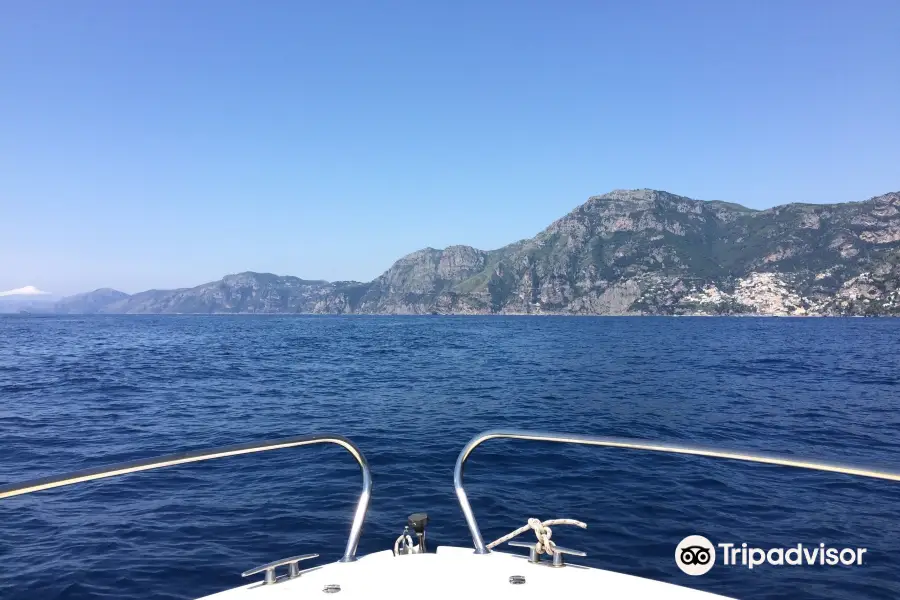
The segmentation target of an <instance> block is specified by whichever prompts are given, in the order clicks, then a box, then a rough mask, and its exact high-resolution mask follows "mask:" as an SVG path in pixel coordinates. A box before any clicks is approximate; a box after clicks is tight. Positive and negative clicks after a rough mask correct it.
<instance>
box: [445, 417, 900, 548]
mask: <svg viewBox="0 0 900 600" xmlns="http://www.w3.org/2000/svg"><path fill="white" fill-rule="evenodd" d="M501 438H503V439H512V440H531V441H535V442H560V443H564V444H582V445H585V446H605V447H608V448H627V449H629V450H649V451H652V452H668V453H671V454H688V455H693V456H708V457H712V458H728V459H733V460H743V461H749V462H756V463H765V464H770V465H781V466H785V467H799V468H801V469H813V470H816V471H830V472H832V473H843V474H846V475H858V476H861V477H873V478H876V479H887V480H890V481H900V473H892V472H889V471H875V470H872V469H865V468H859V467H849V466H841V465H833V464H828V463H821V462H814V461H811V460H804V459H795V458H782V457H776V456H766V455H762V454H750V453H747V452H740V451H735V450H717V449H714V448H702V447H698V446H688V445H684V444H664V443H659V442H649V441H643V440H633V439H627V438H612V437H598V436H590V435H571V434H565V433H540V432H534V431H518V430H494V431H485V432H483V433H479V434H478V435H476V436H475V437H473V438H472V439H471V440H469V443H468V444H466V446H465V448H463V449H462V452H460V453H459V457H458V458H457V459H456V470H455V472H454V474H453V487H454V488H455V489H456V497H457V498H458V499H459V505H460V508H462V511H463V515H464V516H465V518H466V524H467V525H468V526H469V532H471V534H472V542H474V544H475V554H488V553H490V550H489V549H488V548H487V546H485V543H484V538H482V537H481V530H480V529H479V528H478V522H477V521H476V520H475V514H474V513H473V512H472V506H471V504H469V498H468V497H467V496H466V490H465V489H464V488H463V470H464V468H465V466H466V461H467V460H468V458H469V455H470V454H472V451H473V450H475V448H477V447H478V446H479V445H481V443H482V442H486V441H488V440H492V439H501Z"/></svg>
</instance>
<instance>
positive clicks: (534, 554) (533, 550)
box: [506, 540, 541, 564]
mask: <svg viewBox="0 0 900 600" xmlns="http://www.w3.org/2000/svg"><path fill="white" fill-rule="evenodd" d="M506 543H507V544H509V545H510V546H515V547H516V548H528V562H530V563H534V564H537V563H539V562H541V555H540V554H538V551H537V543H532V544H529V543H528V542H517V541H515V540H513V541H511V542H506Z"/></svg>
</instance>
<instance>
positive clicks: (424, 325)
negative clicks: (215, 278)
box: [0, 316, 900, 599]
mask: <svg viewBox="0 0 900 600" xmlns="http://www.w3.org/2000/svg"><path fill="white" fill-rule="evenodd" d="M496 427H517V428H526V429H540V430H557V431H564V432H574V433H593V434H602V435H614V436H630V437H639V438H655V439H664V440H677V441H685V442H692V443H703V444H713V445H720V446H727V447H735V448H746V449H759V450H766V451H771V452H776V453H783V454H799V455H804V456H810V457H814V458H820V459H834V460H837V461H840V462H845V463H846V462H849V463H862V464H866V465H874V466H878V467H882V468H890V469H895V470H900V319H898V320H888V319H878V320H876V319H865V320H864V319H848V320H839V319H753V318H744V319H726V318H717V319H703V318H697V319H694V318H683V319H671V318H659V319H656V318H609V319H606V318H553V317H544V318H526V317H484V318H482V317H460V318H452V317H397V318H393V317H251V316H235V317H225V316H221V317H219V316H216V317H192V316H184V317H177V316H170V317H120V316H115V317H112V316H111V317H86V318H76V317H48V318H35V317H20V316H8V317H2V318H0V483H7V482H11V481H18V480H24V479H29V478H33V477H40V476H46V475H50V474H55V473H60V472H64V471H70V470H76V469H83V468H87V467H91V466H97V465H102V464H105V463H111V462H119V461H124V460H130V459H136V458H143V457H150V456H154V455H158V454H165V453H170V452H174V451H179V450H187V449H196V448H203V447H209V446H218V445H227V444H233V443H238V442H245V441H252V440H257V439H267V438H274V437H280V436H288V435H295V434H303V433H314V432H334V433H342V434H344V435H346V436H348V437H350V438H352V439H353V440H354V441H355V442H356V443H357V444H358V445H359V446H360V447H361V449H362V451H363V452H364V453H365V454H366V457H367V458H368V460H369V463H370V465H371V468H372V474H373V480H374V494H373V499H372V504H371V509H370V512H369V517H368V520H367V523H366V528H365V532H364V534H363V538H362V542H361V544H360V552H361V553H367V552H372V551H376V550H381V549H386V548H388V547H389V546H390V545H391V544H392V543H393V539H394V537H396V535H397V534H398V533H399V532H400V531H401V530H402V526H403V524H404V523H405V520H406V516H407V515H408V514H409V513H412V512H416V511H420V510H425V511H428V513H429V514H430V516H431V524H430V525H429V536H430V539H431V544H432V547H433V546H434V545H435V544H453V545H471V538H470V537H469V536H468V534H467V529H466V527H465V523H464V521H463V519H462V514H461V512H460V510H459V507H458V505H457V504H456V500H455V496H454V494H453V486H452V471H453V465H454V462H455V459H456V456H457V454H458V453H459V451H460V450H461V448H462V447H463V445H464V444H465V443H466V441H468V440H469V438H471V437H472V436H473V435H474V434H475V433H477V432H479V431H481V430H484V429H489V428H496ZM467 483H468V490H469V497H470V499H471V500H472V502H473V506H474V508H475V512H476V514H477V515H478V517H479V521H480V524H481V526H482V528H483V530H484V534H485V538H486V539H488V540H491V539H494V538H496V537H499V536H501V535H502V534H504V533H506V532H507V531H509V530H512V529H514V528H516V527H518V526H519V525H521V524H523V523H524V522H525V521H526V520H527V518H528V517H531V516H537V517H540V518H542V519H546V518H553V517H572V518H579V519H582V520H584V521H586V522H588V524H589V528H588V530H587V531H586V532H581V531H577V530H572V531H569V530H567V528H564V527H559V528H557V529H556V531H555V533H554V539H556V540H558V541H559V542H560V543H562V544H563V545H566V546H569V547H575V548H579V549H582V550H585V551H586V552H588V555H589V556H588V558H587V559H585V562H586V563H587V564H590V565H592V566H597V567H603V568H608V569H613V570H618V571H623V572H626V573H631V574H634V575H640V576H644V577H651V578H655V579H660V580H665V581H670V582H674V583H678V584H681V585H686V586H692V587H698V588H702V589H706V590H709V591H714V592H717V593H721V594H726V595H731V596H735V597H738V598H773V599H774V598H786V597H796V598H898V597H900V484H891V483H888V482H882V481H875V480H862V479H858V478H851V477H847V476H842V475H829V474H825V473H813V472H800V471H796V470H793V469H785V468H779V467H773V466H766V465H748V464H743V463H735V462H732V461H716V460H710V459H704V458H695V457H669V456H661V455H655V454H646V453H641V452H631V451H626V450H614V449H599V448H580V447H578V448H576V447H562V446H559V445H553V444H539V443H528V442H513V441H492V442H488V443H486V444H485V445H484V446H482V447H481V448H479V449H478V450H477V451H476V453H475V455H474V457H473V459H472V460H471V461H470V462H469V467H468V469H467ZM359 488H360V477H359V469H358V467H356V465H355V463H353V461H352V459H350V457H349V456H348V455H347V454H346V452H344V451H343V450H341V449H340V448H337V447H308V448H297V449H292V450H281V451H276V452H270V453H266V454H262V455H253V456H243V457H237V458H231V459H224V460H219V461H212V462H206V463H200V464H193V465H185V466H180V467H175V468H171V469H167V470H161V471H153V472H148V473H139V474H134V475H128V476H124V477H121V478H117V479H111V480H106V481H102V482H94V483H88V484H83V485H78V486H73V487H69V488H63V489H57V490H50V491H45V492H40V493H37V494H34V495H31V496H24V497H19V498H13V499H8V500H5V501H0V573H2V576H0V598H4V599H7V598H9V599H13V598H15V599H18V598H69V599H74V598H127V597H138V596H140V597H148V598H192V597H196V596H200V595H203V594H208V593H212V592H215V591H218V590H221V589H224V588H227V587H229V586H234V585H238V584H241V583H242V580H241V578H240V573H241V571H243V570H245V569H247V568H249V567H251V566H254V565H257V564H261V563H263V562H268V561H270V560H274V559H276V558H280V557H285V556H290V555H293V554H301V553H307V552H318V553H320V554H321V555H322V556H323V558H324V559H328V560H335V559H337V558H339V557H340V554H341V551H342V549H343V545H344V543H345V541H346V536H347V531H348V529H349V522H350V518H351V512H352V508H353V503H354V502H355V499H356V495H357V494H358V491H359ZM693 533H698V534H702V535H705V536H706V537H708V538H710V539H711V540H713V541H714V542H716V543H718V542H734V543H737V544H740V543H741V542H747V543H748V544H749V545H751V546H759V547H766V548H767V547H774V546H788V545H796V544H797V543H798V542H803V543H804V544H808V545H818V544H819V543H820V542H824V543H826V544H828V545H835V546H840V547H843V546H852V547H865V548H868V552H867V554H866V555H865V557H866V562H865V564H864V565H862V566H859V567H789V566H785V567H762V568H758V569H754V570H752V571H750V570H748V569H746V568H742V567H724V566H721V565H717V566H716V567H714V568H713V570H712V571H711V572H710V573H709V574H707V575H705V576H702V577H689V576H687V575H684V574H682V573H681V572H680V571H679V570H678V568H677V566H676V565H675V562H674V559H673V557H674V550H675V545H676V543H677V542H678V541H680V540H681V539H682V538H683V537H685V536H686V535H689V534H693ZM398 589H399V588H398ZM407 591H408V592H409V593H413V592H414V591H413V590H407Z"/></svg>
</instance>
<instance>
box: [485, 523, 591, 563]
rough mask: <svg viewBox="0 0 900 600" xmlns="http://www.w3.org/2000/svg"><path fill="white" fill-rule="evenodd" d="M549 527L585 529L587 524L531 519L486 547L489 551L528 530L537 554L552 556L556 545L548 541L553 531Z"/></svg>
mask: <svg viewBox="0 0 900 600" xmlns="http://www.w3.org/2000/svg"><path fill="white" fill-rule="evenodd" d="M550 525H575V526H576V527H581V528H582V529H587V523H582V522H581V521H576V520H575V519H549V520H547V521H543V522H541V521H538V520H537V519H535V518H534V517H532V518H530V519H528V524H527V525H523V526H522V527H519V528H518V529H516V530H515V531H511V532H509V533H507V534H506V535H504V536H503V537H502V538H500V539H498V540H494V541H493V542H491V543H490V544H488V545H487V548H488V550H490V549H491V548H493V547H494V546H499V545H500V544H502V543H503V542H507V541H509V540H511V539H513V538H514V537H516V536H517V535H519V534H520V533H525V532H526V531H528V530H529V529H532V530H534V535H535V536H536V537H537V546H536V547H535V550H536V551H537V553H538V554H541V553H543V554H553V548H555V547H556V543H555V542H554V541H553V540H551V539H550V538H551V536H552V535H553V530H552V529H550Z"/></svg>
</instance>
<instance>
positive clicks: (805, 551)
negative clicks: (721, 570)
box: [675, 535, 867, 575]
mask: <svg viewBox="0 0 900 600" xmlns="http://www.w3.org/2000/svg"><path fill="white" fill-rule="evenodd" d="M716 548H718V552H719V554H720V556H721V558H722V564H723V565H725V566H727V567H731V566H742V567H747V568H748V569H753V568H754V567H759V566H762V565H771V566H783V565H790V566H803V565H818V566H826V567H833V566H836V565H844V566H853V565H861V564H863V554H865V553H866V552H867V549H866V548H832V547H830V546H826V545H825V544H824V543H820V544H818V545H813V546H807V545H805V544H796V545H795V546H790V547H785V548H767V549H763V548H753V547H748V546H747V543H746V542H744V543H742V544H740V545H738V544H731V543H728V544H726V543H720V544H715V545H714V544H713V543H712V542H710V541H709V540H708V539H707V538H705V537H703V536H702V535H689V536H687V537H686V538H684V539H683V540H681V541H680V542H679V543H678V545H677V546H676V547H675V564H677V565H678V568H679V569H681V570H682V571H683V572H685V573H687V574H688V575H704V574H706V573H708V572H709V570H710V569H712V568H713V565H715V564H716Z"/></svg>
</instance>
